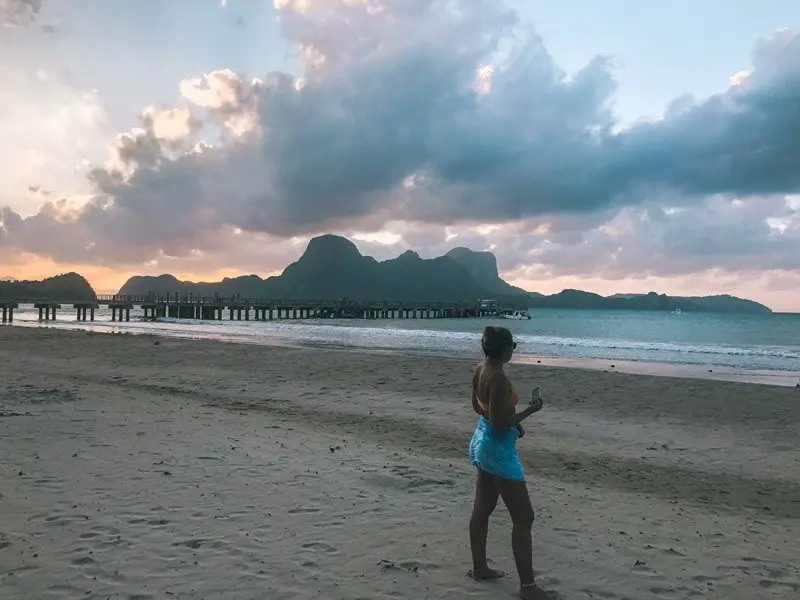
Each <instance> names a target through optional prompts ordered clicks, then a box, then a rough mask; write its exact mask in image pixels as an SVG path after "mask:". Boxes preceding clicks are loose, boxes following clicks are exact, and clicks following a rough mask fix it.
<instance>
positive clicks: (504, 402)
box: [489, 373, 542, 429]
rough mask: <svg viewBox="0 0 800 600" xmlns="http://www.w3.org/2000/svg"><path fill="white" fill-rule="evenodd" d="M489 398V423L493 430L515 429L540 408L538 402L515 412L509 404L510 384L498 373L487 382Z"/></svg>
mask: <svg viewBox="0 0 800 600" xmlns="http://www.w3.org/2000/svg"><path fill="white" fill-rule="evenodd" d="M489 398H490V399H489V403H490V404H489V406H490V408H491V411H490V412H491V415H490V419H489V421H490V422H491V424H492V427H494V428H495V429H505V428H507V427H516V426H517V425H518V424H520V423H521V422H522V421H524V420H525V419H527V418H528V417H530V416H531V415H532V414H533V413H535V412H536V411H538V410H540V409H541V408H542V402H541V400H539V401H538V402H536V403H535V404H529V405H528V406H526V407H525V409H524V410H522V411H520V412H515V409H514V406H512V405H511V402H510V399H511V383H510V382H509V381H508V378H507V377H506V376H505V375H502V374H499V373H498V376H493V377H492V379H491V380H490V381H489Z"/></svg>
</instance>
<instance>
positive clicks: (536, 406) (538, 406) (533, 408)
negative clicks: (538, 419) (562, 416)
mask: <svg viewBox="0 0 800 600" xmlns="http://www.w3.org/2000/svg"><path fill="white" fill-rule="evenodd" d="M542 406H544V400H542V399H541V398H538V399H537V400H536V402H531V404H530V405H529V406H528V411H529V412H530V414H533V413H536V412H539V411H540V410H542Z"/></svg>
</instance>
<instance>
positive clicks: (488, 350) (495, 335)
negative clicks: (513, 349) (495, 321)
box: [481, 325, 514, 359]
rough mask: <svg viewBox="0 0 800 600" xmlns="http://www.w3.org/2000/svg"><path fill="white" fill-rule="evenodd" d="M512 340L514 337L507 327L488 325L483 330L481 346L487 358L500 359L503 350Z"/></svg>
mask: <svg viewBox="0 0 800 600" xmlns="http://www.w3.org/2000/svg"><path fill="white" fill-rule="evenodd" d="M513 342H514V338H513V337H512V335H511V332H510V331H509V330H508V329H506V328H505V327H492V326H491V325H489V326H487V327H486V329H484V330H483V338H481V347H482V348H483V353H484V354H485V355H486V356H487V357H488V358H494V359H500V358H502V356H503V352H505V351H506V349H507V348H509V347H510V346H511V344H512V343H513Z"/></svg>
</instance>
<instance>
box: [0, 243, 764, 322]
mask: <svg viewBox="0 0 800 600" xmlns="http://www.w3.org/2000/svg"><path fill="white" fill-rule="evenodd" d="M0 289H2V288H0ZM118 293H119V295H146V294H155V295H158V296H174V295H175V294H176V293H178V294H179V295H180V296H184V295H186V296H189V295H191V296H193V297H195V298H200V297H212V296H220V297H223V298H228V297H234V296H239V297H242V298H281V299H287V300H289V299H304V300H316V299H329V298H348V299H369V300H393V301H402V302H431V301H442V302H456V301H463V302H475V301H476V300H478V299H496V300H498V301H499V302H502V303H509V304H514V305H517V306H520V307H525V308H575V309H598V310H659V311H674V310H677V309H679V310H682V311H685V312H724V313H770V312H772V311H771V310H770V309H769V308H768V307H766V306H764V305H763V304H759V303H758V302H754V301H752V300H746V299H742V298H736V297H734V296H729V295H721V296H704V297H678V296H667V295H665V294H657V293H655V292H650V293H649V294H615V295H613V296H601V295H599V294H593V293H591V292H584V291H582V290H564V291H562V292H559V293H558V294H552V295H542V294H539V293H536V292H529V291H526V290H523V289H521V288H519V287H515V286H513V285H511V284H509V283H508V282H506V281H504V280H503V279H502V278H501V277H500V275H499V273H498V270H497V259H496V258H495V256H494V254H492V253H491V252H476V251H473V250H470V249H468V248H454V249H453V250H451V251H449V252H448V253H447V254H445V255H444V256H440V257H438V258H432V259H423V258H421V257H420V256H419V255H418V254H417V253H416V252H413V251H411V250H409V251H407V252H404V253H403V254H401V255H400V256H398V257H397V258H393V259H390V260H385V261H377V260H375V259H374V258H372V257H370V256H364V255H362V254H361V253H360V252H359V250H358V248H357V247H356V246H355V244H353V242H351V241H350V240H348V239H347V238H344V237H340V236H336V235H330V234H327V235H321V236H318V237H315V238H313V239H312V240H311V241H309V243H308V246H307V247H306V249H305V252H304V253H303V255H302V256H301V257H300V258H299V259H298V260H297V261H296V262H294V263H292V264H290V265H289V266H288V267H286V269H284V271H283V273H282V274H281V275H277V276H273V277H268V278H266V279H262V278H261V277H258V276H256V275H246V276H242V277H235V278H227V277H226V278H225V279H223V280H222V281H217V282H191V281H180V280H178V279H177V278H176V277H174V276H173V275H160V276H157V277H151V276H135V277H131V278H130V279H128V281H127V282H125V284H124V285H123V286H122V287H121V288H120V290H119V292H118ZM2 296H3V294H2V293H0V297H2Z"/></svg>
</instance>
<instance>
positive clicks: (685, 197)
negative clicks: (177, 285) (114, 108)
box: [0, 0, 800, 278]
mask: <svg viewBox="0 0 800 600" xmlns="http://www.w3.org/2000/svg"><path fill="white" fill-rule="evenodd" d="M275 6H276V9H277V10H278V12H279V17H280V24H281V28H282V31H283V34H284V36H285V37H286V38H287V40H288V41H289V42H290V44H291V45H293V46H294V47H295V48H296V49H297V53H298V60H299V61H300V64H301V65H302V67H301V71H300V72H297V73H293V72H286V71H274V72H270V73H265V74H257V75H258V76H257V77H252V76H245V75H244V74H241V73H236V72H234V71H232V70H228V69H220V70H216V71H212V72H209V73H206V74H202V75H199V76H197V77H192V78H188V79H186V80H185V81H183V82H181V83H180V84H179V85H178V86H177V87H178V91H179V93H180V101H179V102H178V103H177V104H176V105H175V106H171V107H158V108H156V107H149V108H146V109H144V110H143V111H142V114H141V118H140V123H139V126H138V127H137V128H135V129H134V130H132V131H130V132H127V133H124V134H120V135H119V136H117V138H116V139H115V140H114V143H113V144H112V148H111V151H110V157H109V159H108V161H107V162H106V164H104V165H98V166H96V168H94V169H92V170H91V173H90V175H89V181H90V182H91V184H92V186H93V190H94V195H93V198H92V199H91V201H89V202H88V203H86V204H85V205H82V206H73V205H71V204H70V203H69V202H66V203H58V202H53V201H50V202H48V203H45V204H44V205H43V207H42V209H41V210H40V211H39V212H38V214H35V215H31V216H21V215H20V214H18V213H17V212H15V211H13V210H11V209H8V208H6V209H0V244H4V245H7V246H12V247H15V248H18V249H19V250H21V251H29V252H36V253H38V254H40V255H42V256H50V257H57V258H58V259H59V260H65V261H80V262H82V263H95V264H127V265H133V264H142V263H144V262H146V261H151V260H163V259H164V257H165V256H168V257H183V258H185V259H186V260H189V259H190V258H191V257H192V256H196V255H197V253H198V252H203V253H206V254H207V255H213V254H214V253H215V252H219V253H221V254H223V253H225V252H226V251H227V250H228V249H229V248H230V245H229V244H232V243H244V242H243V240H245V239H248V240H259V239H263V238H264V236H266V237H267V238H269V239H285V238H289V237H292V236H308V235H310V234H313V233H316V232H320V231H324V230H336V231H340V232H343V233H347V232H351V233H352V232H361V233H362V234H364V233H369V232H375V231H378V230H380V229H381V228H383V227H384V226H387V224H389V226H391V227H392V228H393V231H395V233H396V234H397V235H400V237H401V239H402V240H403V241H402V242H397V243H396V244H395V245H396V246H397V247H399V245H402V244H405V243H408V241H409V240H414V241H415V242H416V243H417V244H418V245H419V246H422V247H424V248H428V249H431V250H432V249H442V250H446V249H447V247H450V246H452V245H455V242H456V241H457V239H458V238H459V236H460V239H461V241H459V242H458V243H459V244H460V245H470V244H467V243H465V241H464V240H466V241H468V242H472V245H475V246H476V247H480V248H492V249H494V250H495V251H496V252H497V254H498V256H499V258H500V262H501V265H503V266H505V268H508V269H523V268H525V267H526V266H527V265H531V264H535V265H538V266H537V267H536V268H537V269H544V270H545V271H550V270H551V271H552V272H559V273H569V274H593V275H602V276H606V277H612V278H613V277H620V276H623V275H624V274H625V273H628V274H630V273H642V274H644V275H647V274H653V273H661V274H678V273H688V272H693V271H692V270H694V271H697V270H698V269H706V268H723V269H754V268H762V269H775V270H776V271H781V270H787V269H796V268H798V264H797V259H796V258H795V257H797V256H800V239H798V216H797V211H796V210H795V209H792V208H791V207H790V206H789V205H788V204H787V203H786V202H785V196H787V195H789V194H792V193H797V192H798V191H800V170H798V169H797V164H798V161H800V135H798V133H800V34H798V32H797V31H794V30H782V31H779V32H776V33H775V34H774V35H772V36H770V37H768V38H765V39H763V40H761V41H759V42H758V43H757V44H756V46H755V49H754V51H753V54H752V65H750V68H749V69H748V70H747V71H746V72H742V73H740V74H738V75H736V76H735V77H734V78H733V79H732V82H731V86H730V88H729V89H727V90H724V91H722V92H720V93H719V94H717V95H714V96H712V97H709V98H705V99H694V98H692V97H690V96H681V97H679V98H676V99H675V100H674V101H673V102H672V103H671V104H670V105H669V106H668V107H667V109H666V111H665V114H664V115H663V117H662V118H661V119H659V120H657V121H653V122H641V123H637V124H635V125H633V126H630V127H627V128H621V127H620V125H619V123H618V122H617V119H616V116H615V114H614V110H613V98H614V93H615V89H616V81H615V79H614V73H613V66H612V62H611V60H610V58H609V57H604V56H598V57H596V58H595V59H593V60H591V61H590V62H589V63H588V64H587V65H586V66H585V67H583V68H582V69H580V70H578V71H577V72H575V73H571V74H567V73H565V72H563V71H562V70H561V69H560V68H559V67H558V65H557V64H556V63H555V62H554V60H553V59H552V57H551V56H550V55H549V54H548V53H547V50H546V48H545V47H544V45H543V43H542V40H541V39H540V38H539V37H538V36H537V35H536V34H535V33H533V32H531V31H530V30H529V29H528V28H526V27H525V26H523V24H521V23H520V22H519V21H518V19H517V16H516V15H515V13H514V12H513V11H511V10H509V9H507V7H506V6H505V5H504V3H503V2H499V1H497V0H492V1H490V0H469V1H466V0H463V1H457V2H449V1H447V2H446V1H443V0H442V1H440V0H275ZM743 66H746V65H743ZM29 183H31V184H33V183H37V182H29ZM47 187H48V189H52V186H51V185H49V184H48V185H47ZM477 223H483V224H487V223H495V224H497V225H498V226H499V229H495V230H494V231H493V232H490V233H486V234H485V235H484V234H481V233H480V232H477V230H476V229H475V227H474V226H475V225H476V224H477ZM233 232H239V233H233ZM448 232H449V233H448ZM365 239H368V238H365ZM237 240H238V242H237ZM365 243H367V242H365ZM375 248H376V249H377V250H378V251H380V250H381V249H382V248H384V249H385V248H392V249H394V247H393V246H392V245H391V244H389V245H388V246H387V245H385V244H377V245H375ZM649 255H652V256H649ZM227 256H228V261H231V260H236V259H235V257H231V256H230V255H227Z"/></svg>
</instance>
